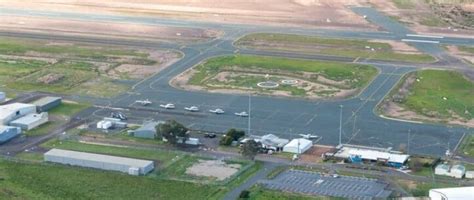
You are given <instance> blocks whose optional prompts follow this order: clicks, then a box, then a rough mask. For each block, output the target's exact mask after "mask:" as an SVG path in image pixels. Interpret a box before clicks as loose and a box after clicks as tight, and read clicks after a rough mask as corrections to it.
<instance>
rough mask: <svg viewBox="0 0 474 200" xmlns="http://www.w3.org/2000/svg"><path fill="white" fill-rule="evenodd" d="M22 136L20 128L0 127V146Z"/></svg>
mask: <svg viewBox="0 0 474 200" xmlns="http://www.w3.org/2000/svg"><path fill="white" fill-rule="evenodd" d="M20 134H21V129H20V128H18V127H13V126H2V125H0V144H1V143H5V142H8V141H9V140H11V139H13V138H14V137H16V136H18V135H20Z"/></svg>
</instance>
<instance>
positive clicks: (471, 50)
mask: <svg viewBox="0 0 474 200" xmlns="http://www.w3.org/2000/svg"><path fill="white" fill-rule="evenodd" d="M458 49H459V50H460V51H463V52H466V53H472V54H474V47H468V46H458Z"/></svg>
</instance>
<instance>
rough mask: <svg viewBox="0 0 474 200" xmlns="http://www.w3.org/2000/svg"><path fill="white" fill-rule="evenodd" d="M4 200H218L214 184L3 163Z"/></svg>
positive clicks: (1, 190) (0, 183) (1, 188)
mask: <svg viewBox="0 0 474 200" xmlns="http://www.w3.org/2000/svg"><path fill="white" fill-rule="evenodd" d="M0 177H2V178H3V179H4V180H2V181H0V199H71V198H73V199H173V200H180V199H183V200H184V199H203V200H204V199H218V198H219V197H218V196H216V194H219V193H218V192H219V190H220V188H216V187H214V186H210V185H202V184H195V183H187V182H181V181H173V180H159V179H151V178H148V177H138V176H130V175H126V174H122V173H116V172H110V171H102V170H94V169H87V168H80V167H71V166H64V165H54V164H34V163H15V162H10V161H5V160H0Z"/></svg>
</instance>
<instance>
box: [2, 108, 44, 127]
mask: <svg viewBox="0 0 474 200" xmlns="http://www.w3.org/2000/svg"><path fill="white" fill-rule="evenodd" d="M32 113H36V106H35V105H32V104H24V103H12V104H7V105H2V106H0V124H3V125H7V124H8V123H9V122H11V121H13V120H15V119H18V118H20V117H23V116H25V115H28V114H32Z"/></svg>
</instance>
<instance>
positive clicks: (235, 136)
mask: <svg viewBox="0 0 474 200" xmlns="http://www.w3.org/2000/svg"><path fill="white" fill-rule="evenodd" d="M225 136H228V137H231V138H232V140H233V141H237V140H239V139H240V138H241V137H244V136H245V131H242V130H236V129H235V128H231V129H229V130H228V131H227V133H226V134H225Z"/></svg>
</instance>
